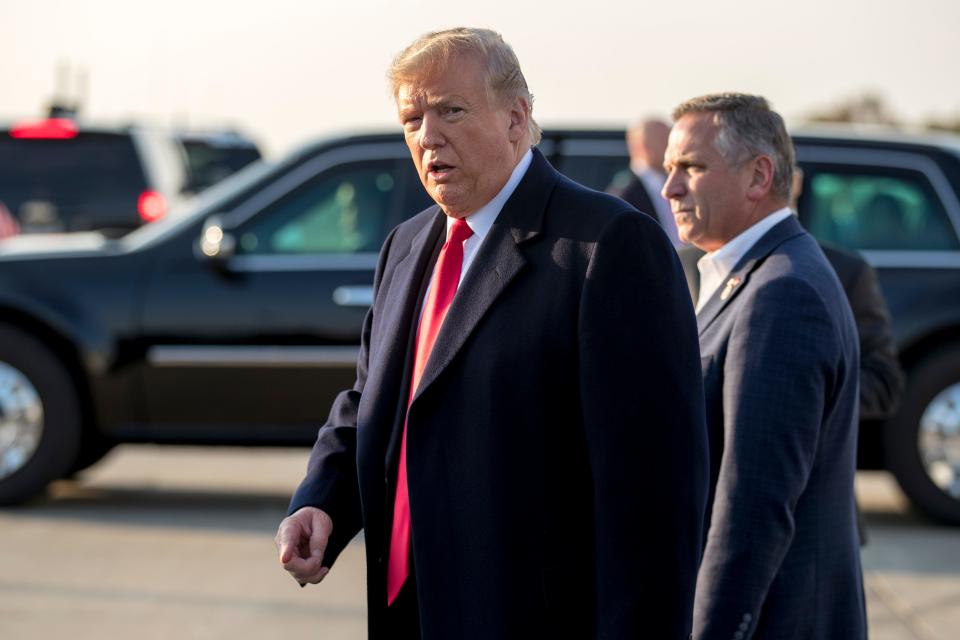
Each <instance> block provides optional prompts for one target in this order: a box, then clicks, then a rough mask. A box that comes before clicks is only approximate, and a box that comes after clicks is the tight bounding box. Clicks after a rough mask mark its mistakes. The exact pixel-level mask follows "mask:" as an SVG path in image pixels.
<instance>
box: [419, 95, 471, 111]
mask: <svg viewBox="0 0 960 640" xmlns="http://www.w3.org/2000/svg"><path fill="white" fill-rule="evenodd" d="M426 102H427V107H431V108H437V107H449V106H450V105H452V104H458V105H459V104H466V102H467V100H466V99H465V98H463V97H462V96H458V95H451V96H435V97H429V98H427V100H426Z"/></svg>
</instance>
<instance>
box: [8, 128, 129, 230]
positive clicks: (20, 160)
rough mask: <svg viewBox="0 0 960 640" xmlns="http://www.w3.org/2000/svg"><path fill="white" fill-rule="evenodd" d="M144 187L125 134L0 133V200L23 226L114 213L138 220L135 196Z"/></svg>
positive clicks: (80, 221) (62, 225)
mask: <svg viewBox="0 0 960 640" xmlns="http://www.w3.org/2000/svg"><path fill="white" fill-rule="evenodd" d="M145 187H146V178H145V177H144V174H143V169H142V167H141V163H140V160H139V157H138V155H137V153H136V150H135V149H134V146H133V142H132V141H131V139H130V137H129V136H119V135H103V134H84V133H81V134H80V135H78V136H77V137H75V138H71V139H66V140H36V139H15V138H11V137H9V136H8V135H6V134H5V133H2V134H0V201H3V202H4V203H5V204H6V205H7V207H8V208H9V209H10V210H11V211H12V212H13V213H14V214H15V215H16V216H17V217H19V218H20V220H21V222H22V223H23V225H24V228H25V230H29V229H30V228H31V227H32V226H35V227H37V228H49V229H74V228H89V227H94V228H95V227H96V226H97V223H98V222H99V221H101V220H104V219H106V220H113V219H118V218H119V219H127V218H129V221H130V223H131V224H135V223H138V222H139V217H138V215H137V208H136V207H137V198H138V197H139V195H140V193H141V192H142V191H143V190H144V188H145Z"/></svg>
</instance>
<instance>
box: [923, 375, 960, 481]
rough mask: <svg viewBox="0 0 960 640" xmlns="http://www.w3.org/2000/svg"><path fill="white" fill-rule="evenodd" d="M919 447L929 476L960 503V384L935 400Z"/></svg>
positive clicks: (932, 402)
mask: <svg viewBox="0 0 960 640" xmlns="http://www.w3.org/2000/svg"><path fill="white" fill-rule="evenodd" d="M917 446H918V450H919V452H920V459H921V461H922V462H923V469H924V471H925V472H926V474H927V477H929V478H930V480H931V481H932V482H933V484H935V485H936V486H937V487H938V488H939V489H940V490H941V491H943V492H944V493H945V494H947V495H949V496H950V497H951V498H953V499H954V500H960V382H955V383H954V384H952V385H950V386H949V387H947V388H946V389H944V390H943V391H941V392H940V393H938V394H937V395H936V397H934V398H933V400H931V401H930V404H929V405H927V408H926V410H925V411H924V412H923V416H922V417H921V418H920V429H919V431H918V433H917Z"/></svg>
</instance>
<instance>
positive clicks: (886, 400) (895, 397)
mask: <svg viewBox="0 0 960 640" xmlns="http://www.w3.org/2000/svg"><path fill="white" fill-rule="evenodd" d="M859 267H860V268H859V269H858V270H857V273H856V274H855V276H854V278H853V280H852V282H851V283H850V286H849V288H848V289H847V290H846V294H847V297H848V298H849V300H850V307H851V309H852V310H853V318H854V320H856V322H857V332H858V333H859V335H860V418H861V419H863V420H881V419H884V418H888V417H889V416H890V415H891V414H892V413H893V412H894V411H895V410H896V408H897V406H898V405H899V403H900V396H901V395H902V394H903V384H904V379H903V370H902V369H901V368H900V361H899V360H898V359H897V350H896V347H895V346H894V343H893V335H892V331H891V329H890V312H889V311H887V305H886V302H885V301H884V299H883V294H882V293H881V292H880V286H879V284H878V283H877V273H876V271H875V270H874V269H873V267H871V266H870V265H869V264H867V262H866V261H864V260H861V261H860V262H859Z"/></svg>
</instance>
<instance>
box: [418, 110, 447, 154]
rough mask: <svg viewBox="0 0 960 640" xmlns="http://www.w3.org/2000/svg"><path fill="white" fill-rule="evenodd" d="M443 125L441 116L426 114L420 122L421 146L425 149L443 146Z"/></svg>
mask: <svg viewBox="0 0 960 640" xmlns="http://www.w3.org/2000/svg"><path fill="white" fill-rule="evenodd" d="M444 141H445V138H444V137H443V126H442V123H441V122H440V120H439V118H437V117H435V116H433V115H432V114H424V115H423V120H422V121H421V122H420V146H421V147H422V148H424V149H436V148H437V147H441V146H443V143H444Z"/></svg>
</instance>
